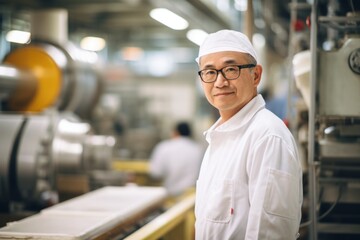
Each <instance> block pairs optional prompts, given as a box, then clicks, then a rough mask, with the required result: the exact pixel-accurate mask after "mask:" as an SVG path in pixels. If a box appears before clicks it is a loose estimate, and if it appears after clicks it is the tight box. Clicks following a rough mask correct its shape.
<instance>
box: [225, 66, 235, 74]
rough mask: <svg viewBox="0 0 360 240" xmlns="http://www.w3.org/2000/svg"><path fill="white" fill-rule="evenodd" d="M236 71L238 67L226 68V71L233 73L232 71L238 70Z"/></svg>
mask: <svg viewBox="0 0 360 240" xmlns="http://www.w3.org/2000/svg"><path fill="white" fill-rule="evenodd" d="M236 71H237V68H236V67H227V68H225V72H229V73H231V72H236Z"/></svg>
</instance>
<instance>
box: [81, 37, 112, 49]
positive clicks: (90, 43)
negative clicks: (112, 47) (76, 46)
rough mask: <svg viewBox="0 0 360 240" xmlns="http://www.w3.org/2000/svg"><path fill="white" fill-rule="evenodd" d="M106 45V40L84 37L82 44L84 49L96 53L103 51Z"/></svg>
mask: <svg viewBox="0 0 360 240" xmlns="http://www.w3.org/2000/svg"><path fill="white" fill-rule="evenodd" d="M105 45H106V42H105V40H104V39H103V38H99V37H84V38H83V39H82V40H81V42H80V46H81V48H82V49H85V50H89V51H94V52H96V51H100V50H102V49H103V48H104V47H105Z"/></svg>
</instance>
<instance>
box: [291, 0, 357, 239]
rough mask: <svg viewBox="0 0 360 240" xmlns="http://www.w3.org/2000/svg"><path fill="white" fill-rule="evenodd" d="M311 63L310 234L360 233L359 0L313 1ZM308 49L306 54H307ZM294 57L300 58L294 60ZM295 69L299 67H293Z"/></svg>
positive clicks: (305, 76)
mask: <svg viewBox="0 0 360 240" xmlns="http://www.w3.org/2000/svg"><path fill="white" fill-rule="evenodd" d="M310 24H311V47H310V51H308V52H307V53H305V52H303V53H299V55H297V57H298V58H296V57H295V58H294V60H295V59H297V60H299V59H300V58H301V59H308V60H309V61H303V64H305V65H307V67H304V69H307V71H303V72H302V73H301V74H299V75H298V76H297V77H298V78H297V79H296V80H297V81H298V82H299V81H300V82H303V81H306V84H299V85H301V86H302V88H301V89H300V90H301V91H302V93H303V96H304V99H305V100H306V101H305V102H306V103H307V106H308V114H309V121H308V129H309V131H308V146H307V152H308V171H309V172H308V174H309V178H308V184H309V209H310V211H309V219H308V221H307V222H306V223H303V225H304V226H305V225H308V226H310V231H309V235H310V236H309V237H310V238H309V239H312V240H316V239H318V238H319V239H339V238H341V239H359V236H360V231H359V229H360V215H359V213H360V188H359V186H360V178H359V176H360V15H359V9H358V6H357V9H356V6H355V1H347V2H345V1H331V0H330V1H314V3H313V5H312V6H311V21H310ZM303 54H306V55H308V56H307V57H305V58H304V55H303ZM295 62H297V61H296V60H295ZM294 70H295V71H296V70H297V69H294Z"/></svg>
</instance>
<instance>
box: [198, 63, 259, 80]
mask: <svg viewBox="0 0 360 240" xmlns="http://www.w3.org/2000/svg"><path fill="white" fill-rule="evenodd" d="M232 66H234V67H238V68H239V75H238V76H237V77H235V78H231V79H229V78H227V77H225V74H224V73H223V70H224V69H225V68H227V67H232ZM253 67H256V64H244V65H229V66H225V67H223V68H221V69H219V70H218V69H213V68H208V69H203V70H200V71H198V75H199V76H200V79H201V81H203V82H204V83H213V82H216V79H217V78H218V76H219V72H221V75H222V76H223V77H224V78H225V79H226V80H235V79H237V78H238V77H240V73H241V69H244V68H253ZM205 70H215V71H216V77H215V79H214V81H210V82H206V81H204V80H203V79H202V77H201V73H202V72H203V71H205Z"/></svg>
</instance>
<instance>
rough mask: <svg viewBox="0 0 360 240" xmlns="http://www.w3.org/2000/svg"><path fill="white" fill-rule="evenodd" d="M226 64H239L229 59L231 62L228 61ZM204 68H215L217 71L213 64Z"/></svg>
mask: <svg viewBox="0 0 360 240" xmlns="http://www.w3.org/2000/svg"><path fill="white" fill-rule="evenodd" d="M224 63H225V64H237V61H235V60H234V59H229V60H226V61H225V62H224ZM204 68H214V69H215V66H214V65H213V64H207V65H205V66H204Z"/></svg>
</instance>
